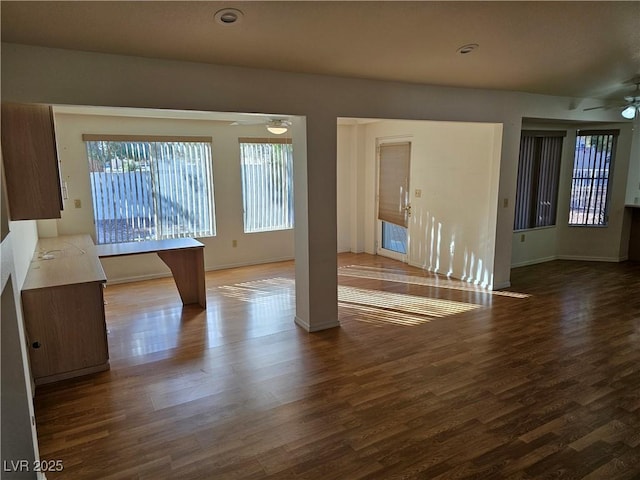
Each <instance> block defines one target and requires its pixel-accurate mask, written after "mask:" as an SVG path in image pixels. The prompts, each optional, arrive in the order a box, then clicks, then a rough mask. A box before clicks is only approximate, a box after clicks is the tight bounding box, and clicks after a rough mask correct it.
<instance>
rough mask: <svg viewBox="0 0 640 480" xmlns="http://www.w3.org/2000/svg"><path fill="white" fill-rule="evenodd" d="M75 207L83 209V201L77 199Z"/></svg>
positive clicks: (74, 202)
mask: <svg viewBox="0 0 640 480" xmlns="http://www.w3.org/2000/svg"><path fill="white" fill-rule="evenodd" d="M73 206H74V207H76V208H82V201H81V200H80V199H79V198H76V199H75V200H74V201H73Z"/></svg>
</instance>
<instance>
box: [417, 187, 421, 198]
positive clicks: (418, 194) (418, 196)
mask: <svg viewBox="0 0 640 480" xmlns="http://www.w3.org/2000/svg"><path fill="white" fill-rule="evenodd" d="M421 196H422V190H420V189H419V188H416V198H420V197H421Z"/></svg>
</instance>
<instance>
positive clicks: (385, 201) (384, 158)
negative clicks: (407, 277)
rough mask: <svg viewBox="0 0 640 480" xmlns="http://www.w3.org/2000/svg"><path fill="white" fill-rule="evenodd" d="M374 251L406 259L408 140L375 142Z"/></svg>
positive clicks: (409, 154) (407, 247) (409, 156)
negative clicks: (376, 191)
mask: <svg viewBox="0 0 640 480" xmlns="http://www.w3.org/2000/svg"><path fill="white" fill-rule="evenodd" d="M377 150H378V195H377V198H378V221H377V231H378V238H377V249H376V250H377V253H378V254H379V255H384V256H387V257H391V258H395V259H397V260H401V261H403V262H406V261H407V253H408V251H409V230H408V228H407V227H408V226H409V217H410V216H411V204H410V203H409V198H410V197H409V168H410V159H411V142H389V143H387V142H385V143H379V145H378V149H377Z"/></svg>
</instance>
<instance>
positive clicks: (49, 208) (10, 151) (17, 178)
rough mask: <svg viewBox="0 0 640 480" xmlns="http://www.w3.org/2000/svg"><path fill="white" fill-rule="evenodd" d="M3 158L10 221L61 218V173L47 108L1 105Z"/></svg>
mask: <svg viewBox="0 0 640 480" xmlns="http://www.w3.org/2000/svg"><path fill="white" fill-rule="evenodd" d="M1 121H2V157H3V163H4V173H5V179H6V186H7V200H8V203H9V216H10V218H11V220H32V219H44V218H60V211H61V210H62V195H61V189H60V172H59V169H58V155H57V151H56V140H55V133H54V127H53V113H52V111H51V107H50V106H49V105H26V104H15V103H3V104H2V118H1Z"/></svg>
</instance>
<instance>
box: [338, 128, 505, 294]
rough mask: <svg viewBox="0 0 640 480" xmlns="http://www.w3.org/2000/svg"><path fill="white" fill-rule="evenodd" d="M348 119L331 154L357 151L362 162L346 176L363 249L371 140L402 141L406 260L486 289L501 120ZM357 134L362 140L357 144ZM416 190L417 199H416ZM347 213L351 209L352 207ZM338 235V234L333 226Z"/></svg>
mask: <svg viewBox="0 0 640 480" xmlns="http://www.w3.org/2000/svg"><path fill="white" fill-rule="evenodd" d="M353 122H354V125H350V126H345V127H339V135H338V145H339V148H338V152H349V150H351V157H352V161H353V162H357V161H358V158H359V156H361V155H362V154H363V153H364V158H365V163H364V165H362V167H361V168H360V169H357V173H356V174H355V175H354V176H353V178H352V181H351V184H352V190H356V191H360V192H361V194H360V196H359V197H360V198H358V199H356V200H355V201H354V202H363V203H364V208H363V209H362V214H361V215H358V216H356V215H353V214H352V215H351V221H352V223H358V224H359V225H360V226H361V227H359V228H361V229H363V231H364V250H365V251H366V252H368V253H374V252H375V245H374V243H375V241H376V232H377V230H376V229H377V221H376V215H377V210H376V189H377V183H376V182H377V174H376V171H377V159H376V150H375V149H376V145H377V143H378V142H379V141H385V140H388V141H397V139H398V138H402V139H408V140H410V141H411V186H410V192H411V204H412V215H411V218H410V225H409V233H410V245H409V256H408V262H409V263H410V264H411V265H414V266H418V267H421V268H425V269H427V270H429V271H433V272H437V273H442V274H445V275H451V276H453V277H455V278H461V279H464V280H466V281H469V282H472V283H478V284H482V285H486V286H491V284H492V274H493V263H494V262H493V260H494V258H493V257H494V250H495V245H494V241H495V235H494V231H495V217H496V213H495V212H496V210H497V195H498V174H497V172H498V171H499V167H500V153H501V152H500V147H501V141H502V135H501V134H502V128H501V125H497V124H489V123H469V122H432V121H404V120H380V121H376V122H372V123H358V122H360V120H353ZM341 129H342V130H341ZM340 132H341V133H340ZM360 137H362V138H363V139H364V141H362V142H360ZM342 143H344V145H342ZM358 145H359V148H357V147H358ZM343 156H346V153H344V154H343V155H339V156H338V165H339V171H340V165H341V160H342V158H343ZM362 179H363V180H364V183H365V185H364V188H359V186H358V184H357V182H358V181H359V180H362ZM338 185H340V182H338ZM416 189H420V190H421V196H420V197H419V198H417V197H415V190H416ZM338 191H339V192H340V189H339V190H338ZM338 198H339V202H338V206H339V208H338V210H339V211H341V210H346V208H340V207H341V202H340V198H341V196H339V197H338ZM350 210H351V211H352V212H355V211H357V207H354V208H351V209H350ZM338 225H339V227H340V226H341V223H340V222H339V223H338ZM338 232H339V238H341V235H340V233H341V229H340V228H339V229H338ZM343 233H344V232H343Z"/></svg>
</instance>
